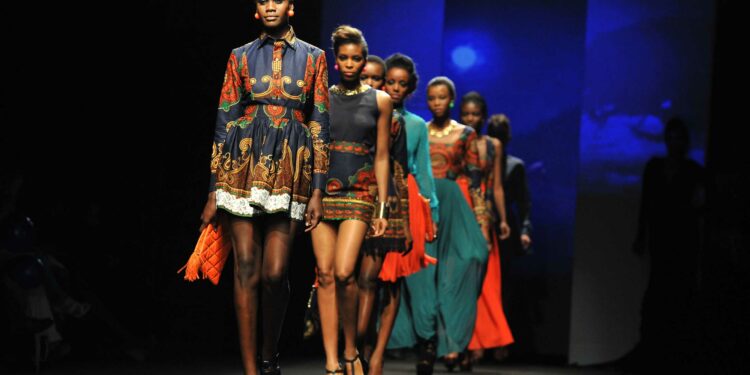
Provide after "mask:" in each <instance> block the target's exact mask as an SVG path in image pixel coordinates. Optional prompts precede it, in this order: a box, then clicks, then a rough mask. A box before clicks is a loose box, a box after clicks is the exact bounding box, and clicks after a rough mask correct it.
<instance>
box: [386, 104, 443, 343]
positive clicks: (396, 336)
mask: <svg viewBox="0 0 750 375" xmlns="http://www.w3.org/2000/svg"><path fill="white" fill-rule="evenodd" d="M394 111H395V112H399V113H400V114H401V115H402V116H403V119H404V121H405V126H406V142H407V143H406V148H407V154H408V163H409V171H410V172H411V174H412V175H413V176H414V179H415V180H417V185H418V186H419V193H420V194H421V195H422V196H423V197H425V198H428V199H429V200H430V207H431V208H432V220H433V221H434V222H436V223H438V222H439V219H440V213H439V210H438V207H439V206H438V199H437V195H436V193H435V179H434V177H433V175H432V165H431V163H430V144H429V140H428V136H427V124H426V123H425V121H424V120H423V119H422V118H421V117H419V116H417V115H415V114H413V113H411V112H409V111H407V110H406V109H404V108H403V107H402V108H396V109H395V110H394ZM425 253H426V254H427V255H430V256H432V257H437V247H436V242H435V241H433V242H427V243H425ZM436 269H437V268H436V267H432V266H431V267H426V268H424V269H422V270H421V271H419V272H417V273H415V274H413V275H411V276H408V277H406V278H405V280H406V282H405V283H403V284H402V285H401V288H402V291H401V304H400V307H399V310H398V315H396V322H395V324H394V326H393V331H392V333H391V338H390V339H389V340H388V346H387V348H388V349H395V348H408V347H412V346H414V345H415V344H416V343H417V337H421V338H423V339H428V338H431V337H434V336H435V335H436V332H437V331H436V327H437V325H436V323H437V284H435V272H436Z"/></svg>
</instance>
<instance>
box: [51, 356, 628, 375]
mask: <svg viewBox="0 0 750 375" xmlns="http://www.w3.org/2000/svg"><path fill="white" fill-rule="evenodd" d="M323 365H324V363H323V360H322V359H321V360H312V359H307V360H296V361H295V360H289V361H283V360H282V371H283V373H284V375H322V374H324V371H323ZM40 373H41V374H50V375H52V374H55V375H57V374H59V375H67V374H70V375H73V374H76V375H79V374H80V375H94V374H97V375H98V374H108V375H120V374H123V375H125V374H128V375H130V374H149V375H150V374H154V375H156V374H160V375H170V374H180V375H193V374H195V375H198V374H201V375H203V374H211V375H230V374H231V375H241V374H242V371H241V369H240V367H239V363H238V361H237V360H235V359H228V358H222V359H211V360H206V361H196V360H189V361H188V360H185V361H179V360H170V361H160V362H144V363H134V362H122V361H114V362H101V361H100V362H72V361H71V362H61V363H55V364H48V365H47V366H45V368H42V371H41V372H40ZM384 373H385V374H386V375H389V374H392V375H401V374H414V373H415V369H414V362H413V361H406V360H388V361H387V362H386V366H385V371H384ZM615 373H617V372H612V371H606V370H601V369H583V368H575V367H566V366H539V365H520V364H509V365H503V364H499V365H478V366H476V367H474V370H473V374H480V375H482V374H497V375H552V374H561V375H563V374H586V375H600V374H601V375H605V374H615ZM435 374H450V372H448V371H447V370H446V368H445V366H444V365H443V364H442V363H437V364H436V365H435ZM454 374H459V373H458V372H455V371H454Z"/></svg>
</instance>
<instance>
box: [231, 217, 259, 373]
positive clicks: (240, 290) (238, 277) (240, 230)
mask: <svg viewBox="0 0 750 375" xmlns="http://www.w3.org/2000/svg"><path fill="white" fill-rule="evenodd" d="M229 221H230V225H229V227H230V231H231V233H232V245H233V247H234V306H235V312H236V314H237V328H238V330H239V338H240V353H242V366H243V368H244V370H245V374H246V375H255V374H257V372H258V363H257V361H256V355H257V353H258V351H257V345H256V341H257V327H258V326H257V324H258V283H259V281H260V262H261V258H260V254H259V253H258V252H259V251H260V249H261V247H260V246H261V245H260V232H259V230H258V228H257V226H256V225H255V223H254V222H253V221H251V220H248V219H245V218H241V217H236V216H231V217H230V219H229Z"/></svg>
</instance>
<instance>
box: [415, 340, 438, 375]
mask: <svg viewBox="0 0 750 375" xmlns="http://www.w3.org/2000/svg"><path fill="white" fill-rule="evenodd" d="M418 347H419V349H418V350H419V352H418V354H417V355H418V357H417V375H432V370H433V368H434V367H435V358H437V353H436V350H435V339H431V340H421V339H420V340H419V343H418Z"/></svg>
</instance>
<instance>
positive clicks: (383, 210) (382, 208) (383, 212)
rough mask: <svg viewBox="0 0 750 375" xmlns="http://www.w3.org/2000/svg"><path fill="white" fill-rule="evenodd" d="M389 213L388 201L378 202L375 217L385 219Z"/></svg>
mask: <svg viewBox="0 0 750 375" xmlns="http://www.w3.org/2000/svg"><path fill="white" fill-rule="evenodd" d="M387 215H388V205H387V204H386V202H378V204H377V206H375V219H385V217H386V216H387Z"/></svg>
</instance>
